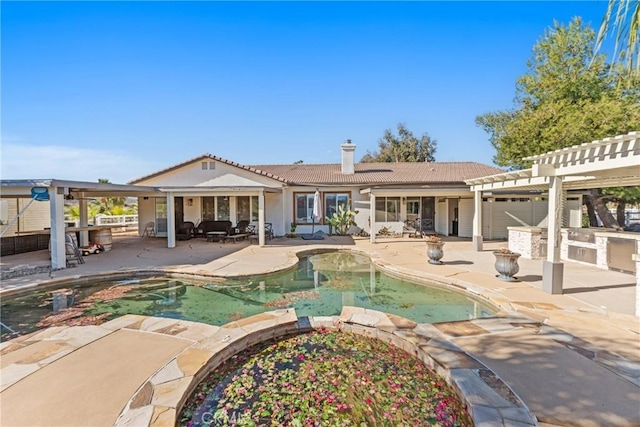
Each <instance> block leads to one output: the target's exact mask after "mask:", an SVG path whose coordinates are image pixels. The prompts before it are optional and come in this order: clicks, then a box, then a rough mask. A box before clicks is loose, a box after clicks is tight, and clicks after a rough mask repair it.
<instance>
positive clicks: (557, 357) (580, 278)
mask: <svg viewBox="0 0 640 427" xmlns="http://www.w3.org/2000/svg"><path fill="white" fill-rule="evenodd" d="M505 246H506V242H489V243H487V244H485V248H486V250H485V251H483V252H475V251H473V250H472V247H471V242H470V241H465V240H461V239H450V240H449V241H447V242H446V244H445V248H444V251H445V256H444V258H443V259H442V261H444V262H445V264H444V265H431V264H429V263H427V262H426V259H425V244H424V242H423V241H420V240H417V239H409V238H405V239H398V238H386V239H381V240H379V241H378V243H376V244H373V245H372V244H371V243H370V242H369V241H368V239H364V238H357V237H356V238H351V237H334V236H331V237H327V238H325V240H320V241H304V240H301V239H286V238H281V239H274V240H272V241H270V242H269V245H267V246H265V247H258V246H256V245H250V244H249V243H248V242H238V243H226V244H222V243H212V242H206V241H204V240H190V241H183V242H178V246H177V247H176V248H174V249H168V248H166V241H165V240H164V239H153V238H144V239H142V238H139V237H118V238H115V239H114V245H113V250H112V251H110V252H107V253H104V254H100V255H95V256H89V257H86V258H85V260H86V263H85V264H83V265H80V266H77V267H74V268H68V269H65V270H60V271H55V272H52V273H50V274H49V273H41V274H35V275H30V276H24V277H16V278H13V279H7V280H3V281H2V283H1V284H0V296H7V295H9V294H11V293H13V292H17V291H19V290H20V289H25V288H29V287H31V286H38V285H44V284H47V283H51V282H57V281H65V280H68V279H73V278H81V277H86V276H92V275H104V274H113V273H134V272H170V273H180V274H193V275H205V276H238V275H240V276H242V275H250V274H262V273H267V272H272V271H277V270H281V269H283V268H287V267H290V266H293V265H295V264H296V263H297V257H296V253H299V252H300V251H304V250H309V249H317V248H336V249H350V250H355V251H359V252H363V253H367V254H368V255H370V256H371V258H372V259H373V260H374V262H375V263H376V264H377V265H378V266H380V268H383V269H385V270H386V271H388V272H390V273H392V274H396V275H400V276H404V277H408V278H414V279H417V280H430V281H433V282H438V283H444V284H449V285H454V286H458V287H461V288H464V289H466V290H468V291H470V292H473V293H474V294H476V295H478V296H480V297H481V298H486V299H488V300H490V301H492V302H493V303H494V304H496V305H498V306H499V307H501V308H502V309H503V310H504V312H505V317H506V318H507V319H508V318H513V319H522V318H526V319H531V320H532V321H534V323H535V324H534V326H533V327H518V328H506V327H505V328H502V327H500V328H497V329H495V330H492V331H491V333H484V332H481V331H480V332H479V331H477V330H474V329H473V328H470V329H468V330H466V331H465V332H461V331H462V329H461V330H455V328H454V327H453V326H452V328H454V329H452V330H449V335H448V336H449V339H450V340H451V342H452V343H455V344H456V345H457V346H459V347H460V348H462V349H464V350H465V351H466V352H468V353H469V354H471V355H472V356H473V357H475V358H476V359H477V360H480V361H481V362H483V363H484V364H485V365H486V366H488V367H489V368H490V369H492V370H493V371H494V372H495V373H496V374H497V375H498V376H499V377H500V378H502V379H503V380H505V381H506V382H507V383H508V384H509V386H510V387H511V388H512V389H513V391H514V392H515V393H516V394H517V395H518V396H520V398H522V400H523V401H524V402H525V403H526V404H527V406H528V407H529V409H530V410H531V411H532V412H533V414H534V415H535V416H536V417H537V418H538V421H539V422H540V424H541V425H544V424H547V425H580V426H610V425H615V426H618V425H619V426H638V425H640V320H639V318H638V317H636V316H633V315H632V313H633V312H634V304H635V278H634V276H631V275H626V274H621V273H615V272H610V271H604V270H599V269H597V268H594V267H590V266H585V265H581V264H577V263H565V289H566V291H565V294H564V295H549V294H546V293H544V292H543V291H542V290H541V287H542V261H538V260H524V259H521V260H520V272H519V274H518V275H517V277H518V278H519V279H520V280H519V281H516V282H503V281H500V280H498V279H497V278H496V277H495V272H494V269H493V263H494V258H493V255H492V253H491V250H492V249H495V248H498V247H505ZM0 263H1V264H2V268H3V270H5V269H7V268H11V267H13V268H16V267H17V266H19V265H22V266H37V265H47V264H48V254H47V253H46V251H40V252H35V253H30V254H23V255H14V256H10V257H3V258H2V260H1V261H0ZM165 320H166V321H168V320H169V319H165ZM157 322H163V320H158V321H157ZM174 322H175V321H174ZM507 323H509V322H507ZM502 324H505V323H504V322H502ZM122 327H124V325H123V326H122ZM439 327H441V328H445V329H446V328H447V326H446V325H439ZM80 328H85V329H80V330H82V331H83V332H81V333H80V332H73V333H72V331H66V332H65V331H62V330H59V329H58V330H56V329H55V328H53V330H46V331H42V332H39V333H36V334H37V337H38V338H37V339H36V337H29V338H25V339H23V338H19V339H17V340H13V341H10V342H8V343H3V345H2V371H0V379H1V380H2V393H1V394H0V404H1V405H2V407H1V409H2V416H1V418H0V424H2V425H3V426H4V425H53V424H51V423H52V422H53V420H54V418H50V416H52V412H49V413H48V414H47V411H54V412H56V414H58V415H60V418H55V420H56V423H55V425H87V424H93V425H104V424H105V423H106V424H112V423H114V422H115V420H116V418H117V417H118V415H119V414H120V411H121V410H122V409H123V408H122V406H123V401H124V403H126V400H127V399H128V397H131V396H133V395H134V394H135V393H136V391H137V390H138V388H139V387H140V386H142V385H143V384H144V380H146V377H149V376H150V375H152V374H153V373H154V372H156V371H157V370H158V369H161V368H162V367H163V366H164V365H165V364H166V362H167V360H168V359H169V360H170V359H171V358H172V357H174V356H175V355H176V354H177V353H179V352H180V351H183V348H184V347H183V346H184V345H188V343H185V340H189V339H193V336H194V334H196V335H197V332H196V330H195V329H197V328H198V326H197V325H196V326H190V327H188V328H187V329H186V332H184V331H183V332H181V333H186V334H191V335H190V336H189V337H187V338H185V337H178V336H175V335H171V336H168V335H167V334H157V333H155V331H156V330H155V329H154V332H153V333H146V334H145V335H144V340H140V342H139V346H140V348H138V347H136V348H137V350H136V351H135V352H131V351H130V349H131V348H132V347H131V346H132V343H131V334H132V332H131V331H125V330H124V329H122V328H115V327H114V328H112V329H111V330H109V331H108V332H104V331H101V332H100V333H95V332H96V331H98V329H97V328H98V327H80ZM194 328H195V329H194ZM483 328H484V329H483V330H485V331H486V330H487V328H486V327H483ZM70 329H74V328H70ZM102 329H103V330H104V328H102ZM463 329H464V328H463ZM74 330H77V329H74ZM91 331H93V332H91ZM452 331H453V332H452ZM138 332H139V331H138ZM59 334H63V337H60V335H59ZM77 334H79V335H77ZM56 335H58V336H57V337H56ZM79 337H84V338H79ZM69 339H71V342H70V341H69ZM107 340H108V341H107ZM134 341H135V339H134ZM27 344H28V345H27ZM105 344H108V346H105ZM34 346H35V347H34ZM51 346H55V348H54V347H51ZM134 347H135V346H134ZM149 352H153V353H154V354H156V356H154V357H148V358H147V357H145V355H147V354H148V353H149ZM105 353H107V354H105ZM54 354H55V355H56V356H55V357H54V356H52V355H54ZM109 354H111V356H109ZM36 355H37V356H36ZM45 356H50V359H51V360H47V357H45ZM116 356H117V358H116ZM129 357H130V358H132V359H131V363H130V364H127V363H126V362H119V363H118V364H117V366H116V365H113V366H112V367H114V366H115V367H116V368H117V369H115V371H110V370H107V371H105V372H108V373H109V379H110V380H109V381H108V382H101V381H102V380H100V378H101V376H100V375H92V374H90V373H92V372H96V371H100V366H104V365H105V364H106V365H108V364H109V362H108V360H120V361H126V360H127V358H129ZM138 359H140V360H138ZM34 361H36V362H34ZM43 361H45V362H43ZM34 363H35V364H36V365H38V366H33V365H34ZM123 363H124V365H123ZM142 365H144V369H142V367H141V366H142ZM79 366H84V367H85V368H83V369H86V370H87V374H86V375H84V374H82V373H81V372H77V370H76V369H75V368H77V367H79ZM138 366H140V369H138ZM105 369H106V368H105ZM109 369H111V368H109ZM118 372H120V374H119V373H118ZM134 372H135V373H136V375H139V377H137V376H136V375H134V374H133V373H134ZM149 372H151V374H150V373H149ZM119 375H122V377H123V380H122V381H118V377H119ZM124 377H126V378H124ZM143 377H144V380H141V379H140V378H143ZM70 378H72V380H70ZM61 381H62V384H69V383H70V384H72V385H73V390H77V396H82V395H83V393H87V394H91V396H92V397H91V399H89V400H90V401H94V400H95V401H96V402H100V403H99V404H98V406H91V405H89V402H88V403H87V405H88V406H87V408H94V409H91V410H88V411H85V412H83V411H82V410H80V409H79V408H78V407H77V405H78V402H77V397H76V398H73V397H72V396H73V394H66V393H61V392H58V395H59V397H58V398H57V399H56V400H55V405H53V406H52V405H51V403H52V402H53V401H51V400H47V399H43V402H42V405H44V406H42V407H33V406H31V407H30V408H26V407H23V406H20V405H21V404H22V403H19V402H23V401H24V400H25V396H34V395H36V394H39V393H42V389H41V388H42V385H43V384H55V383H58V382H61ZM96 382H101V383H100V384H99V385H96ZM116 396H117V397H116ZM127 396H128V397H127ZM47 402H48V403H47ZM96 407H97V408H100V409H95V408H96ZM116 408H118V409H117V410H116ZM26 410H28V411H29V413H30V414H33V413H37V412H39V411H40V412H42V415H41V417H40V418H37V417H35V418H33V417H32V418H29V422H28V423H26V424H24V423H21V422H20V420H21V418H20V417H19V416H17V415H18V413H17V411H19V413H20V414H23V413H24V411H26ZM95 412H99V414H96V413H95ZM30 416H31V415H30ZM169 418H170V417H169ZM154 419H156V420H158V419H160V418H158V417H156V418H154ZM24 420H25V421H26V419H24ZM487 425H490V424H487ZM522 425H526V424H522Z"/></svg>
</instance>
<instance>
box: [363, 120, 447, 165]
mask: <svg viewBox="0 0 640 427" xmlns="http://www.w3.org/2000/svg"><path fill="white" fill-rule="evenodd" d="M436 147H437V142H436V140H435V139H432V138H431V137H430V136H429V135H428V134H426V133H424V134H423V135H422V136H421V137H420V139H418V138H416V137H415V136H414V135H413V133H412V132H411V131H410V130H408V129H407V128H406V126H405V124H404V123H398V136H396V135H394V134H393V133H392V132H391V129H387V130H385V131H384V136H383V137H382V138H381V139H380V140H379V141H378V151H376V152H373V153H371V152H369V151H367V154H365V155H364V156H363V157H362V159H361V160H360V162H361V163H373V162H382V163H393V162H396V163H397V162H435V160H436V159H435V157H434V154H435V152H436Z"/></svg>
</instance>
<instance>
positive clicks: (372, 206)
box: [369, 193, 376, 243]
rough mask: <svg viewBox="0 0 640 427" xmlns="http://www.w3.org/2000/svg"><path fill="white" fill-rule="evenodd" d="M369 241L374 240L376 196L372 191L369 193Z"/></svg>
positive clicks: (373, 241)
mask: <svg viewBox="0 0 640 427" xmlns="http://www.w3.org/2000/svg"><path fill="white" fill-rule="evenodd" d="M369 204H370V206H369V227H370V229H369V241H370V242H371V243H375V242H376V232H375V228H376V196H375V194H373V193H369Z"/></svg>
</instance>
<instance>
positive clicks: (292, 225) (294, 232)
mask: <svg viewBox="0 0 640 427" xmlns="http://www.w3.org/2000/svg"><path fill="white" fill-rule="evenodd" d="M297 227H298V224H296V222H295V221H293V222H292V223H291V227H290V228H289V230H290V233H289V237H295V236H296V228H297Z"/></svg>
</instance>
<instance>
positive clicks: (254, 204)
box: [251, 196, 259, 222]
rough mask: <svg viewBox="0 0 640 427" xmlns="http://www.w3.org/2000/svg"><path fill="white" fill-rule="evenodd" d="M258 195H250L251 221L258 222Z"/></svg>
mask: <svg viewBox="0 0 640 427" xmlns="http://www.w3.org/2000/svg"><path fill="white" fill-rule="evenodd" d="M258 206H259V205H258V196H251V221H255V222H258V209H259V207H258Z"/></svg>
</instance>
